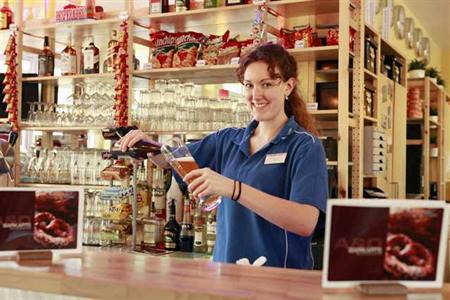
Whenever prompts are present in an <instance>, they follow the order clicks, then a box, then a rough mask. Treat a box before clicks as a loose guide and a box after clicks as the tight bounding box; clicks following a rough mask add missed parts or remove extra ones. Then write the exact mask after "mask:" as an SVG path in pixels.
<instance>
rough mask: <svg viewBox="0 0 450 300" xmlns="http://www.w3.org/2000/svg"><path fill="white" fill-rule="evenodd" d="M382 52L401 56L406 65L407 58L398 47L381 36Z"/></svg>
mask: <svg viewBox="0 0 450 300" xmlns="http://www.w3.org/2000/svg"><path fill="white" fill-rule="evenodd" d="M381 54H383V55H395V56H396V57H397V58H401V61H400V62H401V63H402V64H403V66H405V60H404V59H403V57H404V56H403V55H402V52H401V51H398V50H397V48H396V47H394V46H393V45H391V44H390V43H389V42H388V41H386V40H385V39H383V38H382V37H381Z"/></svg>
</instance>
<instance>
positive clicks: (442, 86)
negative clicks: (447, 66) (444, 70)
mask: <svg viewBox="0 0 450 300" xmlns="http://www.w3.org/2000/svg"><path fill="white" fill-rule="evenodd" d="M436 83H437V85H438V86H439V87H440V88H441V89H444V88H445V81H444V79H442V77H441V75H438V77H437V79H436Z"/></svg>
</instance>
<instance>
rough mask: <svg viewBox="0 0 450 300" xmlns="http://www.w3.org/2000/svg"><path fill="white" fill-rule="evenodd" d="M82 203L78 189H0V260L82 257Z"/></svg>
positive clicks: (82, 198)
mask: <svg viewBox="0 0 450 300" xmlns="http://www.w3.org/2000/svg"><path fill="white" fill-rule="evenodd" d="M83 203H84V193H83V190H82V189H81V188H65V189H64V190H62V189H55V188H52V189H34V188H0V207H1V209H0V256H1V255H11V254H15V253H16V252H17V251H39V250H52V251H57V252H63V253H81V243H82V229H83V226H82V220H83Z"/></svg>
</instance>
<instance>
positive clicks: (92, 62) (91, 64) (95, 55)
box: [83, 36, 100, 74]
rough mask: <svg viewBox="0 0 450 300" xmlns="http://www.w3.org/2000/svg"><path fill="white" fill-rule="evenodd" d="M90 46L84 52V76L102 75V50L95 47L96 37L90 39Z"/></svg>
mask: <svg viewBox="0 0 450 300" xmlns="http://www.w3.org/2000/svg"><path fill="white" fill-rule="evenodd" d="M87 40H88V46H87V47H86V48H84V51H83V74H96V73H100V63H99V55H100V50H99V49H98V48H97V47H96V46H95V45H94V37H92V36H90V37H88V39H87Z"/></svg>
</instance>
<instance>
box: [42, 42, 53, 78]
mask: <svg viewBox="0 0 450 300" xmlns="http://www.w3.org/2000/svg"><path fill="white" fill-rule="evenodd" d="M54 67H55V54H53V51H52V50H51V49H50V43H49V39H48V36H45V37H44V49H42V51H41V53H40V54H39V56H38V74H39V76H53V74H54V73H53V72H54Z"/></svg>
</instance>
